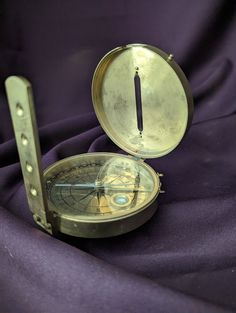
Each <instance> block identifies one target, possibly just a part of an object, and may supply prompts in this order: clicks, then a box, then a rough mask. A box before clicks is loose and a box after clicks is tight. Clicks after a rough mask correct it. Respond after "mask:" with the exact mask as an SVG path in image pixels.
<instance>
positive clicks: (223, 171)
mask: <svg viewBox="0 0 236 313" xmlns="http://www.w3.org/2000/svg"><path fill="white" fill-rule="evenodd" d="M136 42H140V43H148V44H152V45H155V46H157V47H159V48H161V49H162V50H164V51H166V52H170V53H173V54H174V55H175V59H176V61H177V62H178V63H179V64H180V65H181V67H182V69H183V70H184V72H185V74H186V76H187V77H188V79H189V80H190V84H191V88H192V91H193V95H194V101H195V113H194V119H193V125H192V127H191V128H190V131H189V132H188V134H187V136H186V137H185V138H184V140H183V142H182V143H181V145H180V146H179V147H178V148H177V149H176V150H175V151H173V152H172V153H170V154H169V155H167V156H165V157H162V158H160V159H152V160H147V163H148V164H150V165H151V166H152V167H153V168H154V169H155V170H157V171H160V172H163V173H164V174H165V177H164V179H163V185H164V189H165V190H166V194H165V195H161V196H160V197H159V198H158V202H157V204H156V205H157V206H158V210H157V212H156V214H155V215H154V217H153V218H152V219H151V220H150V221H149V222H148V223H146V224H145V225H143V226H142V227H140V228H139V229H137V230H135V231H132V232H130V233H128V234H126V235H123V236H119V237H116V238H109V239H97V240H93V239H79V238H71V237H69V236H68V237H66V236H61V238H53V237H51V236H50V235H48V234H46V233H45V232H43V231H42V230H41V229H39V228H38V227H37V226H36V225H35V224H34V222H33V219H32V216H31V213H30V212H29V209H28V204H27V200H26V195H25V190H24V186H23V180H22V174H21V170H20V165H19V159H18V154H17V149H16V144H15V140H14V135H13V130H12V124H11V120H10V113H9V110H8V105H7V101H6V96H5V90H4V80H5V79H6V77H7V76H9V75H12V74H16V75H22V76H24V77H26V78H28V79H29V80H30V81H31V82H32V86H33V90H34V98H35V105H36V114H37V120H38V126H39V134H40V141H41V148H42V154H43V167H44V168H46V167H47V166H48V165H50V164H52V163H53V162H55V161H57V160H59V159H62V158H64V157H67V156H71V155H74V154H80V153H84V152H88V151H89V152H95V151H115V152H120V149H119V148H118V147H117V146H115V144H114V143H113V142H112V141H111V140H110V139H109V138H108V137H107V135H106V134H105V133H104V131H103V130H102V129H101V127H100V125H99V123H98V121H97V119H96V116H95V113H94V110H93V106H92V101H91V95H90V94H91V92H90V88H91V79H92V75H93V71H94V69H95V67H96V64H97V63H98V61H99V60H100V58H101V57H102V56H103V55H104V54H105V53H106V52H108V51H109V50H110V49H113V48H114V47H117V46H120V45H124V44H127V43H136ZM235 59H236V1H231V0H199V1H188V0H178V1H174V0H165V1H161V0H146V1H145V0H136V1H134V0H119V1H115V0H114V1H111V0H110V1H108V0H100V1H95V0H87V1H82V0H70V1H65V0H64V1H62V0H61V1H60V0H52V1H47V0H40V1H26V0H5V1H3V0H2V1H1V3H0V167H1V168H0V312H1V313H12V312H14V313H21V312H22V313H31V312H36V313H41V312H42V313H45V312H47V313H55V312H57V313H65V312H66V313H72V312H88V313H93V312H94V313H95V312H96V313H100V312H101V313H110V312H113V313H118V312H119V313H124V312H125V313H128V312H140V313H141V312H142V313H144V312H153V313H157V312H163V313H171V312H175V313H185V312H186V313H195V312H196V313H199V312H204V313H205V312H206V313H210V312H212V313H218V312H233V311H236V116H235V111H236V70H235Z"/></svg>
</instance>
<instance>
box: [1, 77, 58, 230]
mask: <svg viewBox="0 0 236 313" xmlns="http://www.w3.org/2000/svg"><path fill="white" fill-rule="evenodd" d="M5 85H6V91H7V97H8V103H9V108H10V112H11V117H12V123H13V127H14V132H15V138H16V143H17V148H18V153H19V157H20V163H21V169H22V173H23V178H24V183H25V189H26V194H27V199H28V203H29V207H30V210H31V211H32V213H33V214H34V216H36V217H37V218H35V221H36V222H37V223H38V224H39V225H40V226H42V227H43V228H44V229H45V230H46V231H48V232H49V233H52V232H53V229H52V224H51V221H50V214H49V211H48V208H47V195H46V191H45V185H44V182H43V172H42V167H41V153H40V145H39V137H38V129H37V124H36V119H35V112H34V103H33V95H32V88H31V85H30V83H29V81H27V80H26V79H25V78H23V77H17V76H11V77H9V78H8V79H7V80H6V84H5Z"/></svg>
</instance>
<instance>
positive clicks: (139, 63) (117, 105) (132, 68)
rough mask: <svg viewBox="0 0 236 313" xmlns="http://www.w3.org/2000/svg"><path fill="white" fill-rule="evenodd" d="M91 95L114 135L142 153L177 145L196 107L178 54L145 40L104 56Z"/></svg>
mask: <svg viewBox="0 0 236 313" xmlns="http://www.w3.org/2000/svg"><path fill="white" fill-rule="evenodd" d="M92 99H93V105H94V109H95V112H96V115H97V117H98V120H99V122H100V124H101V126H102V127H103V129H104V131H105V132H106V133H107V135H108V136H109V137H110V138H111V140H113V142H115V143H116V144H117V146H119V147H120V148H121V149H123V150H124V151H126V152H128V153H129V154H132V155H134V156H136V157H141V158H157V157H161V156H163V155H165V154H167V153H169V152H170V151H172V150H173V149H174V148H176V146H177V145H178V144H179V143H180V141H181V140H182V138H183V136H184V134H185V132H186V130H187V128H188V126H189V124H190V121H191V117H192V111H193V100H192V96H191V92H190V88H189V85H188V81H187V79H186V77H185V75H184V73H183V72H182V70H181V69H180V67H179V66H178V65H177V63H176V62H175V61H174V60H173V56H172V55H168V54H166V53H165V52H163V51H161V50H160V49H158V48H155V47H153V46H150V45H145V44H130V45H126V46H122V47H118V48H115V49H114V50H112V51H110V52H109V53H108V54H106V55H105V56H104V57H103V58H102V60H101V61H100V62H99V64H98V65H97V68H96V70H95V72H94V76H93V81H92Z"/></svg>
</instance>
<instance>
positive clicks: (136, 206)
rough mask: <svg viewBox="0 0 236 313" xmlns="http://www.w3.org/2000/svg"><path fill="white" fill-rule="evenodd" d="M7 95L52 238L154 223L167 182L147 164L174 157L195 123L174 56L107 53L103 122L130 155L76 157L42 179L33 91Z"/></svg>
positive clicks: (98, 105)
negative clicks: (151, 220)
mask: <svg viewBox="0 0 236 313" xmlns="http://www.w3.org/2000/svg"><path fill="white" fill-rule="evenodd" d="M6 89H7V94H8V101H9V105H10V110H11V115H12V120H13V125H14V130H15V135H16V141H17V145H18V150H19V155H20V161H21V167H22V172H23V176H24V182H25V186H26V192H27V197H28V201H29V206H30V209H31V211H32V212H33V216H34V219H35V221H36V222H37V223H38V224H39V225H40V226H42V227H43V228H44V229H46V230H47V231H48V232H50V233H52V232H53V231H55V230H57V231H60V232H62V233H65V234H69V235H72V236H79V237H88V238H99V237H109V236H115V235H119V234H123V233H126V232H128V231H131V230H133V229H135V228H137V227H139V226H140V225H142V224H143V223H145V222H146V221H147V220H148V219H149V218H151V216H152V215H153V214H154V212H155V211H156V209H157V205H156V204H155V199H156V198H157V196H158V194H159V193H164V191H163V190H162V189H161V187H162V184H161V181H160V177H161V176H163V174H161V173H156V172H155V171H154V170H153V169H152V168H151V167H150V166H149V165H147V164H146V163H145V162H144V159H145V158H156V157H160V156H163V155H165V154H167V153H169V152H170V151H172V150H173V149H174V148H175V147H176V146H177V145H178V144H179V142H180V141H181V139H182V138H183V136H184V134H185V132H186V130H187V128H188V126H189V124H190V121H191V116H192V108H193V103H192V96H191V92H190V89H189V86H188V82H187V80H186V78H185V76H184V74H183V72H182V70H181V69H180V68H179V66H178V65H177V64H176V63H175V61H174V59H173V55H172V54H170V55H167V54H166V53H164V52H163V51H161V50H159V49H157V48H155V47H152V46H148V45H141V44H133V45H127V46H123V47H119V48H116V49H114V50H112V51H111V52H109V53H108V54H107V55H106V56H105V57H104V58H103V59H102V60H101V61H100V63H99V64H98V66H97V68H96V70H95V73H94V77H93V82H92V98H93V104H94V109H95V111H96V114H97V117H98V119H99V121H100V123H101V125H102V127H103V129H104V130H105V131H106V133H107V134H108V136H109V137H110V138H111V139H112V140H113V141H114V142H115V143H116V144H117V145H118V146H119V147H121V148H122V149H123V150H125V151H127V152H129V154H130V155H128V156H125V155H121V154H115V153H108V152H99V153H86V154H81V155H76V156H72V157H69V158H66V159H63V160H60V161H58V162H56V163H54V164H52V165H51V166H50V167H49V168H48V169H46V171H45V172H44V174H43V172H42V168H41V165H40V149H39V139H38V133H37V126H36V121H35V115H34V110H33V100H32V91H31V86H30V84H29V82H28V81H27V80H25V79H23V78H20V77H10V78H9V79H8V80H7V81H6ZM43 176H44V179H43ZM44 182H45V183H44ZM44 184H46V188H45V185H44ZM55 225H56V226H55Z"/></svg>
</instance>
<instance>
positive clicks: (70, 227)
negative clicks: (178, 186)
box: [44, 152, 161, 238]
mask: <svg viewBox="0 0 236 313" xmlns="http://www.w3.org/2000/svg"><path fill="white" fill-rule="evenodd" d="M94 156H99V157H103V156H104V157H122V158H124V159H126V158H127V159H133V158H132V156H129V155H123V154H118V153H109V152H94V153H83V154H79V155H74V156H71V157H67V158H64V159H62V160H60V161H58V162H56V163H53V164H52V165H51V166H49V167H48V168H47V169H46V170H45V171H44V181H45V184H46V181H47V180H48V178H49V177H50V176H51V174H52V172H54V173H56V172H59V171H60V169H64V168H65V165H66V164H68V167H71V164H78V163H79V161H81V160H82V159H83V158H84V157H86V158H89V157H94ZM133 161H134V162H137V164H139V165H140V166H141V167H144V168H145V169H146V170H147V171H148V173H149V174H150V176H151V178H152V179H153V190H152V192H151V193H150V194H149V196H148V201H146V203H145V205H140V206H137V207H136V208H135V209H133V210H132V212H131V213H130V212H129V213H126V212H125V210H123V211H121V212H120V213H119V211H117V212H116V213H115V214H114V213H113V214H105V215H101V216H98V215H94V216H86V215H85V216H82V215H81V214H80V215H77V216H75V215H74V214H73V215H72V214H65V213H58V210H57V207H56V206H55V205H54V204H53V203H52V202H51V201H50V199H49V198H48V208H49V211H50V212H51V214H52V216H53V219H54V220H55V222H56V225H57V227H58V230H59V231H60V232H62V233H65V234H68V235H72V236H79V237H86V238H88V237H89V238H101V237H110V236H116V235H119V234H122V233H126V232H129V231H131V230H133V229H135V228H137V227H139V226H140V225H142V224H143V223H145V222H146V221H147V220H148V219H149V218H150V217H151V216H152V215H153V214H154V212H155V211H156V209H157V206H156V205H155V206H152V205H151V204H152V203H153V202H154V201H155V199H156V198H157V196H158V194H159V191H160V188H161V182H160V179H159V176H158V174H157V173H156V172H155V171H154V169H153V168H152V167H150V166H149V165H148V164H146V163H145V162H144V161H143V160H134V159H133ZM54 173H53V174H54Z"/></svg>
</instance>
